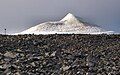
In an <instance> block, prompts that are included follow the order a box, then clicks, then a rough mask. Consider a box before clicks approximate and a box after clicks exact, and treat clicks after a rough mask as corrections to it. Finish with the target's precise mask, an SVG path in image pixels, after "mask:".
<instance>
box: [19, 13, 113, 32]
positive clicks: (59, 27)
mask: <svg viewBox="0 0 120 75" xmlns="http://www.w3.org/2000/svg"><path fill="white" fill-rule="evenodd" d="M56 33H57V34H103V33H105V34H111V33H113V31H106V30H104V29H102V28H101V27H99V26H97V25H93V24H90V23H88V22H85V21H82V20H80V19H79V18H78V17H76V16H74V15H73V14H71V13H68V14H67V15H66V16H65V17H64V18H63V19H61V20H60V21H54V22H44V23H41V24H38V25H36V26H34V27H31V28H29V29H27V30H25V31H23V32H20V33H17V34H56Z"/></svg>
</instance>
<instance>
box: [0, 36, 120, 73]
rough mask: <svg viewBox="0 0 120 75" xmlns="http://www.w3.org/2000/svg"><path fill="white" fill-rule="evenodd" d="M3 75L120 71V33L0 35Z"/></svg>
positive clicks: (0, 64)
mask: <svg viewBox="0 0 120 75" xmlns="http://www.w3.org/2000/svg"><path fill="white" fill-rule="evenodd" d="M0 75H120V35H105V34H102V35H82V34H81V35H75V34H71V35H57V34H54V35H15V36H13V35H0Z"/></svg>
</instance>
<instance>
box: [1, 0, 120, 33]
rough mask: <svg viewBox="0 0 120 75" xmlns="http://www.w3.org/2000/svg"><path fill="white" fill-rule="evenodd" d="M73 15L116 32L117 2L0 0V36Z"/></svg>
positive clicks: (119, 11)
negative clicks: (68, 14)
mask: <svg viewBox="0 0 120 75" xmlns="http://www.w3.org/2000/svg"><path fill="white" fill-rule="evenodd" d="M69 12H71V13H73V14H74V15H76V16H79V17H82V18H83V19H85V20H87V21H88V22H92V23H94V24H97V25H99V26H101V27H102V28H105V29H109V30H114V31H117V32H120V0H0V33H3V32H4V30H3V28H7V32H8V33H15V32H20V31H23V30H25V29H27V28H29V27H31V26H35V25H36V24H39V23H41V22H45V21H54V20H60V19H61V18H63V17H64V16H65V15H66V14H67V13H69Z"/></svg>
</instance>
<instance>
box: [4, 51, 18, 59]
mask: <svg viewBox="0 0 120 75" xmlns="http://www.w3.org/2000/svg"><path fill="white" fill-rule="evenodd" d="M4 56H5V57H10V58H15V57H16V54H15V53H12V52H6V53H5V54H4Z"/></svg>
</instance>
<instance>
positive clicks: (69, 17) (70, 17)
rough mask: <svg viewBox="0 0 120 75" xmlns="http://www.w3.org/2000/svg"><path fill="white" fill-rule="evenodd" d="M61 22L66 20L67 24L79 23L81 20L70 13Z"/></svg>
mask: <svg viewBox="0 0 120 75" xmlns="http://www.w3.org/2000/svg"><path fill="white" fill-rule="evenodd" d="M60 21H61V22H65V23H67V24H77V23H79V20H78V19H77V18H76V17H75V16H74V15H73V14H71V13H68V14H67V15H66V16H65V17H64V18H63V19H62V20H60Z"/></svg>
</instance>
